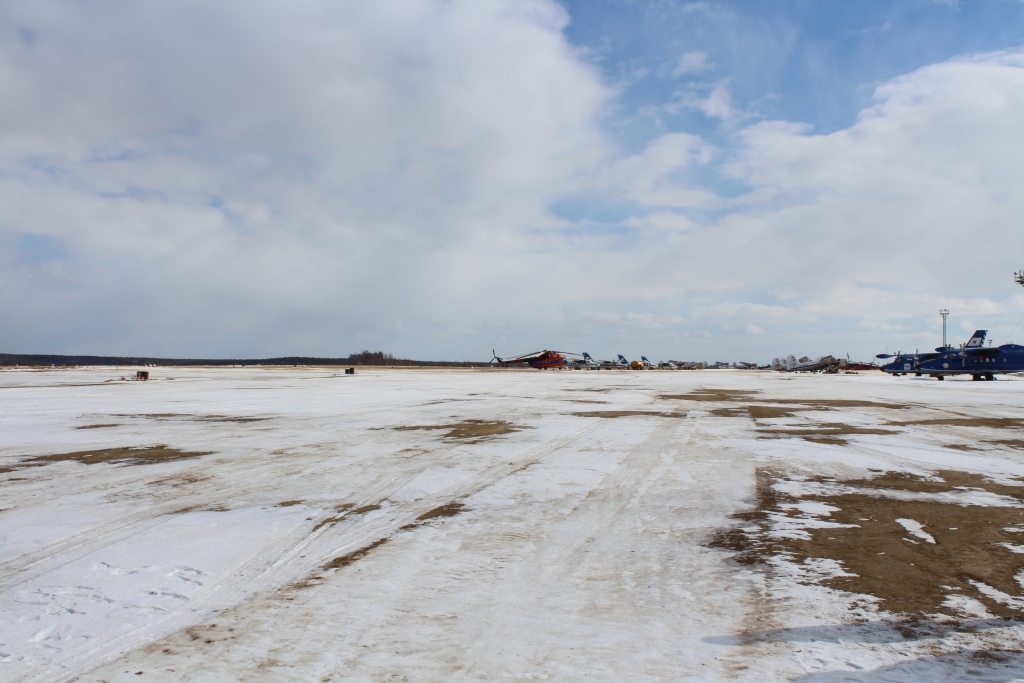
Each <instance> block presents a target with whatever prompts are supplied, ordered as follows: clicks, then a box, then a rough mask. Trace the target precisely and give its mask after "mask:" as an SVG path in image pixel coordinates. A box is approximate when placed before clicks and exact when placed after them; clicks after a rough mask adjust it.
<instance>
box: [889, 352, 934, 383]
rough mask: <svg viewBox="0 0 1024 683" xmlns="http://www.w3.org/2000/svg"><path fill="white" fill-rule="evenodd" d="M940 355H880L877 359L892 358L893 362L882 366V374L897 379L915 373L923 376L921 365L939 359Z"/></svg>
mask: <svg viewBox="0 0 1024 683" xmlns="http://www.w3.org/2000/svg"><path fill="white" fill-rule="evenodd" d="M938 357H939V354H938V353H880V354H878V355H877V356H875V358H886V359H887V358H892V359H893V360H892V361H891V362H889V363H886V364H885V365H883V366H882V368H881V370H882V372H887V373H889V374H890V375H892V376H894V377H896V376H899V375H908V374H910V373H914V374H915V375H917V376H918V377H920V376H921V363H922V362H924V361H929V360H932V359H933V358H938Z"/></svg>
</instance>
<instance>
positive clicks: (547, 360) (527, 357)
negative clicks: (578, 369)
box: [490, 349, 583, 370]
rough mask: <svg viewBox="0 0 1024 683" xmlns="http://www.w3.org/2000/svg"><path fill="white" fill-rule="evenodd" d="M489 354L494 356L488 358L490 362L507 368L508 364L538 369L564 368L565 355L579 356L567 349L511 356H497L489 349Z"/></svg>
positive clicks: (565, 362)
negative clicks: (495, 362)
mask: <svg viewBox="0 0 1024 683" xmlns="http://www.w3.org/2000/svg"><path fill="white" fill-rule="evenodd" d="M491 355H493V356H494V358H492V359H491V360H490V362H491V363H493V362H494V361H497V362H498V365H499V366H501V367H503V368H507V367H509V366H512V367H515V366H517V365H519V366H525V365H529V366H530V367H531V368H537V369H538V370H547V369H548V368H564V367H565V366H566V365H568V363H569V361H568V359H567V358H566V356H580V357H581V358H582V357H583V354H580V353H570V352H568V351H548V350H544V351H534V352H533V353H524V354H522V355H521V356H514V357H512V358H499V357H498V355H497V354H496V353H495V352H494V350H493V349H492V350H491Z"/></svg>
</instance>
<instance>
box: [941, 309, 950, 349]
mask: <svg viewBox="0 0 1024 683" xmlns="http://www.w3.org/2000/svg"><path fill="white" fill-rule="evenodd" d="M939 315H941V316H942V348H944V349H945V348H948V347H947V346H946V318H947V317H948V316H949V311H947V310H946V309H945V308H943V309H942V310H941V311H939Z"/></svg>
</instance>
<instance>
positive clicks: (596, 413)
mask: <svg viewBox="0 0 1024 683" xmlns="http://www.w3.org/2000/svg"><path fill="white" fill-rule="evenodd" d="M572 414H573V415H575V416H576V417H637V416H643V415H646V416H648V417H686V413H663V412H660V411H657V410H589V411H583V412H579V413H572Z"/></svg>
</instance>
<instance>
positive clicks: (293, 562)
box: [22, 420, 601, 683]
mask: <svg viewBox="0 0 1024 683" xmlns="http://www.w3.org/2000/svg"><path fill="white" fill-rule="evenodd" d="M600 426H601V421H600V420H594V421H593V422H591V423H588V424H585V425H583V426H581V427H579V428H577V429H574V430H572V431H570V432H568V433H566V434H563V435H561V436H559V437H556V438H554V439H552V440H550V441H547V442H545V443H542V444H538V445H536V446H533V447H531V448H528V449H526V450H525V451H522V452H521V453H519V454H517V455H515V456H513V457H511V458H508V459H504V458H503V459H502V460H501V462H498V463H495V464H493V465H490V466H486V467H484V468H483V469H481V470H480V471H478V472H475V473H473V474H469V475H467V476H465V477H462V478H461V479H459V480H457V481H455V482H453V483H451V484H450V485H448V486H446V487H443V488H441V489H439V490H438V491H436V492H434V493H432V494H429V495H427V496H425V497H424V498H422V499H420V500H418V501H415V502H414V503H411V504H409V505H405V506H395V507H393V508H388V509H382V510H380V511H378V514H376V515H374V516H373V517H372V518H365V517H356V518H353V519H351V521H349V522H348V523H339V524H338V525H334V526H322V527H321V528H320V529H316V530H313V529H312V527H314V526H315V524H316V522H315V520H305V521H304V523H303V524H301V525H300V526H299V528H298V529H294V528H293V530H292V531H289V532H285V533H283V534H281V535H280V536H278V537H277V538H275V539H274V540H273V541H272V542H271V543H269V544H267V545H265V546H263V547H262V548H260V549H259V550H258V551H256V552H255V553H253V554H252V555H250V556H249V557H248V558H246V559H245V560H243V561H242V562H240V563H238V564H237V565H236V566H235V567H234V568H233V569H232V570H230V571H226V572H224V573H223V574H222V575H221V576H222V578H221V579H220V580H215V581H209V582H207V583H205V584H204V586H203V587H202V588H201V589H200V590H199V591H197V592H196V594H195V595H193V596H192V598H191V599H190V600H189V601H188V603H186V604H184V605H182V607H181V609H179V610H177V611H176V612H173V613H170V614H168V615H167V616H165V617H162V618H160V619H157V620H154V621H152V622H150V623H148V624H146V625H144V626H139V627H136V628H133V629H131V630H129V631H126V632H124V633H121V634H116V635H113V636H111V637H109V638H107V639H105V640H104V642H103V643H99V644H93V645H90V644H85V645H83V646H82V647H80V648H78V649H76V650H73V651H65V652H63V653H61V654H62V655H64V656H58V657H56V658H55V659H54V660H52V661H50V662H47V663H46V665H45V666H43V667H41V668H40V669H38V670H37V671H35V672H33V673H31V674H29V675H28V676H26V677H24V678H23V679H22V681H25V682H26V683H29V682H32V683H35V682H41V681H53V680H69V679H72V678H74V677H76V676H80V675H82V674H85V673H88V672H89V671H91V670H93V669H95V668H97V667H99V666H101V665H103V664H105V663H108V662H110V661H112V660H114V659H117V658H118V657H121V656H123V655H125V654H127V653H129V652H131V651H132V650H135V649H136V648H139V647H141V646H144V645H146V644H148V643H151V642H153V641H155V640H158V639H160V638H163V637H166V636H168V635H170V634H172V633H175V632H177V631H180V630H182V629H185V628H188V627H189V626H193V625H195V624H197V623H201V622H202V621H203V620H205V619H207V618H209V617H210V616H211V615H212V614H215V613H218V612H222V611H225V610H228V609H231V608H234V607H237V606H239V605H240V604H243V603H244V602H247V601H249V600H252V599H253V598H255V597H257V596H259V595H263V594H266V593H269V592H271V591H273V590H276V589H279V588H281V587H284V586H286V585H289V584H291V583H294V582H295V581H297V580H299V579H301V578H303V577H305V576H308V575H309V574H310V573H311V572H312V571H315V570H316V569H318V568H319V567H321V566H322V565H323V564H324V563H325V562H326V561H328V560H330V559H331V558H333V557H336V556H339V555H344V554H346V553H348V552H352V551H354V550H357V549H359V548H362V547H364V546H365V545H367V544H368V543H371V542H373V541H376V540H378V539H380V538H384V537H388V536H391V535H393V534H394V533H396V532H398V531H399V530H400V529H401V528H402V527H404V526H406V525H408V524H411V523H414V522H415V521H416V518H417V517H419V516H420V515H422V514H424V513H425V512H428V511H430V510H433V509H435V508H437V507H439V506H440V505H444V504H445V503H448V502H451V501H452V500H457V499H461V498H466V497H468V496H470V495H472V494H474V493H476V492H478V491H481V490H483V489H485V488H487V487H488V486H491V485H493V484H495V483H497V482H498V481H501V480H502V479H504V478H505V477H507V476H509V475H511V474H514V473H515V472H517V471H519V470H521V469H523V468H525V467H527V466H528V465H530V464H533V463H535V462H537V461H539V460H540V459H541V458H543V457H545V456H547V455H549V454H550V453H553V452H555V451H557V450H558V449H560V448H563V447H565V446H567V445H568V444H570V443H572V442H573V441H575V440H577V439H579V438H580V437H582V436H584V435H586V434H589V433H590V432H593V431H595V430H596V429H598V428H599V427H600ZM430 464H431V465H433V464H436V463H430ZM405 474H406V475H409V473H405ZM417 474H419V471H416V472H413V473H411V476H403V475H398V476H396V477H390V478H388V479H387V480H383V481H382V482H381V483H380V484H378V485H377V486H376V487H374V488H373V489H372V490H371V493H372V494H373V496H376V495H379V494H381V493H383V492H385V491H388V490H391V492H394V491H397V490H398V489H399V488H401V486H404V485H405V484H406V483H408V481H411V479H412V478H414V477H415V476H416V475H417ZM361 498H362V499H363V500H371V496H367V495H364V496H361ZM377 500H380V498H377ZM307 529H309V531H305V532H304V530H307Z"/></svg>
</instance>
